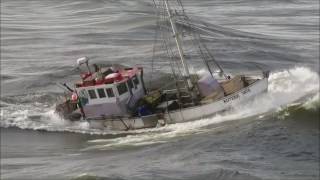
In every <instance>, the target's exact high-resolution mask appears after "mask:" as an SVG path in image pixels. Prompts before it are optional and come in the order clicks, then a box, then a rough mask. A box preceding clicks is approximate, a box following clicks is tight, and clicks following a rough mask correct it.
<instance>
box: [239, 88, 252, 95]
mask: <svg viewBox="0 0 320 180" xmlns="http://www.w3.org/2000/svg"><path fill="white" fill-rule="evenodd" d="M248 92H251V90H250V89H249V88H247V89H245V90H244V91H242V92H241V93H242V94H247V93H248Z"/></svg>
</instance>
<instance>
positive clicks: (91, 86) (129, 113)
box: [56, 0, 269, 130]
mask: <svg viewBox="0 0 320 180" xmlns="http://www.w3.org/2000/svg"><path fill="white" fill-rule="evenodd" d="M153 2H154V6H155V7H156V9H157V11H156V13H157V16H158V17H159V18H158V21H157V27H158V28H157V32H160V33H159V34H160V37H161V38H160V39H161V41H160V43H159V44H162V45H161V46H160V47H162V48H163V49H164V50H163V51H164V52H166V55H167V56H166V57H167V59H166V61H167V62H168V64H169V65H170V69H171V77H172V78H173V80H172V81H171V82H169V83H168V82H160V84H162V85H161V87H160V88H154V89H150V88H147V87H146V84H145V82H144V68H143V67H131V68H128V67H115V66H111V67H99V66H98V65H95V64H94V65H93V66H92V65H90V63H89V58H88V57H82V58H79V59H78V60H77V66H78V67H79V69H80V67H81V68H82V71H81V72H80V77H81V78H80V80H79V81H78V82H76V83H74V86H73V87H69V86H68V85H67V84H66V83H64V84H63V87H64V88H65V89H67V90H68V91H69V93H68V94H69V95H68V96H66V98H65V100H64V101H63V102H62V103H59V104H57V106H56V112H57V113H58V114H59V115H60V116H62V117H63V118H64V119H69V120H72V121H76V120H85V121H88V122H89V124H90V127H91V128H99V129H110V130H132V129H141V128H153V127H157V126H162V125H165V124H171V123H181V122H187V121H193V120H198V119H201V118H206V117H210V116H212V115H214V114H216V113H218V112H221V111H225V110H228V109H230V108H232V107H233V106H234V105H236V104H241V103H243V102H246V101H249V100H250V99H252V98H253V97H255V96H257V95H260V94H261V93H263V92H266V91H267V89H268V75H269V72H268V71H262V72H261V73H260V74H258V75H257V74H255V75H246V74H237V75H232V74H231V73H229V74H227V73H226V72H225V71H224V69H223V68H222V67H221V66H220V64H219V63H218V62H217V61H216V60H215V58H214V57H213V55H212V53H211V52H210V50H209V49H208V48H207V47H206V45H205V43H202V42H201V36H200V35H199V34H198V33H197V32H196V31H193V30H190V31H191V33H190V34H191V38H186V32H185V29H187V28H190V29H192V25H191V23H190V19H189V17H188V16H187V15H186V12H185V9H184V7H183V6H182V4H181V2H180V0H170V1H169V0H161V1H153ZM173 7H174V8H173ZM190 45H192V46H193V47H196V48H195V49H196V51H192V52H197V53H198V56H197V59H198V60H199V59H200V60H201V62H202V64H203V66H204V68H205V70H206V73H203V74H202V75H197V74H196V73H191V72H190V67H191V65H192V63H190V62H191V61H192V59H193V58H196V57H195V56H190V55H189V56H188V55H186V54H187V53H186V52H187V51H189V50H188V49H187V47H188V46H190ZM155 47H156V46H154V52H155V50H156V48H155ZM158 47H159V46H158ZM189 52H190V51H189ZM154 54H156V53H154ZM83 69H84V70H83ZM168 84H170V85H168Z"/></svg>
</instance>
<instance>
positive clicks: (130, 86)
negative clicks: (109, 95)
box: [127, 79, 134, 89]
mask: <svg viewBox="0 0 320 180" xmlns="http://www.w3.org/2000/svg"><path fill="white" fill-rule="evenodd" d="M127 82H128V86H129V88H130V89H133V88H134V87H133V83H132V81H131V79H129V80H128V81H127Z"/></svg>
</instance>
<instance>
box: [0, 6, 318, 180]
mask: <svg viewBox="0 0 320 180" xmlns="http://www.w3.org/2000/svg"><path fill="white" fill-rule="evenodd" d="M182 2H183V3H184V5H185V8H186V10H187V12H188V14H189V15H190V17H191V18H192V19H193V22H192V23H193V25H194V26H195V27H198V28H197V30H199V31H200V32H201V33H202V35H203V37H204V38H205V42H206V43H207V46H208V47H209V48H210V49H212V52H213V54H214V55H215V57H216V59H217V60H218V61H219V62H220V63H221V65H222V66H223V67H224V68H225V69H226V70H227V71H229V72H234V71H238V70H239V69H242V66H243V65H244V64H245V62H248V61H250V62H255V63H258V64H260V65H261V66H263V67H265V68H268V69H270V70H271V75H270V78H269V81H270V84H269V89H268V93H267V94H264V95H262V96H260V97H257V98H255V99H254V100H253V101H251V102H248V103H246V104H242V105H241V106H239V107H235V108H234V109H232V110H230V111H229V112H225V113H223V114H219V115H216V116H214V117H212V118H208V119H199V120H197V121H194V122H188V123H181V124H173V125H168V126H165V127H160V128H155V129H145V130H135V131H132V132H114V131H113V132H110V131H101V130H95V129H89V128H88V124H87V123H86V122H73V123H72V122H68V121H65V120H63V119H60V118H59V117H58V116H57V115H56V114H55V113H54V111H53V109H54V106H55V103H56V102H57V99H59V98H60V97H61V96H62V95H63V93H62V92H61V90H60V89H59V88H58V87H57V86H56V85H55V84H56V83H57V82H69V81H71V82H72V81H74V80H75V79H76V78H77V77H78V72H77V71H76V70H75V59H77V58H78V57H81V56H89V57H90V58H91V59H92V62H95V63H99V64H105V65H107V64H122V65H127V66H130V65H141V66H144V67H145V69H146V73H147V74H148V73H150V70H148V68H149V67H150V66H151V64H150V60H151V59H152V44H153V42H154V30H155V21H156V17H155V16H154V10H153V9H152V1H147V0H130V1H129V0H118V1H111V0H104V1H103V0H92V1H85V0H65V1H52V0H51V1H49V0H41V1H40V0H32V1H30V0H3V1H2V2H1V121H0V125H1V178H3V179H218V180H220V179H221V180H222V179H223V180H229V179H254V180H255V179H290V180H291V179H296V180H301V179H319V171H318V170H319V103H320V101H319V72H318V67H319V60H318V59H319V51H318V50H319V42H318V39H319V2H317V1H315V0H312V1H307V0H291V1H288V0H281V1H280V0H279V1H253V0H242V1H229V0H228V1H222V0H216V1H206V0H197V1H191V0H183V1H182ZM191 63H192V62H191ZM194 63H195V62H194ZM194 65H197V64H194ZM154 66H155V67H154V68H155V69H156V70H157V71H158V72H166V71H167V69H166V68H165V67H164V66H163V65H162V64H161V62H156V63H155V64H154Z"/></svg>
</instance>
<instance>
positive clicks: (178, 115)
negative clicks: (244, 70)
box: [88, 78, 268, 130]
mask: <svg viewBox="0 0 320 180" xmlns="http://www.w3.org/2000/svg"><path fill="white" fill-rule="evenodd" d="M267 89H268V78H263V79H260V80H258V81H256V82H254V83H253V84H251V85H249V86H248V87H245V88H243V89H241V90H239V91H237V92H235V93H233V94H230V95H228V96H226V97H223V98H222V99H220V100H218V101H214V102H212V103H208V104H203V105H199V106H194V107H189V108H183V109H180V110H175V111H170V112H166V113H165V114H163V116H162V117H161V118H159V117H158V116H157V115H151V116H148V117H142V118H140V117H138V118H114V119H99V120H98V119H97V120H88V121H89V123H90V127H91V128H98V129H104V128H107V129H111V130H130V129H140V128H151V127H156V126H157V125H158V123H159V122H165V123H168V124H172V123H181V122H187V121H192V120H197V119H201V118H206V117H209V116H212V115H214V114H215V113H217V112H220V111H223V110H227V109H229V108H231V107H232V106H234V105H235V104H238V103H241V102H244V101H248V100H249V99H251V98H253V97H255V96H256V95H258V94H261V93H263V92H266V91H267ZM159 120H160V121H159Z"/></svg>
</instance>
